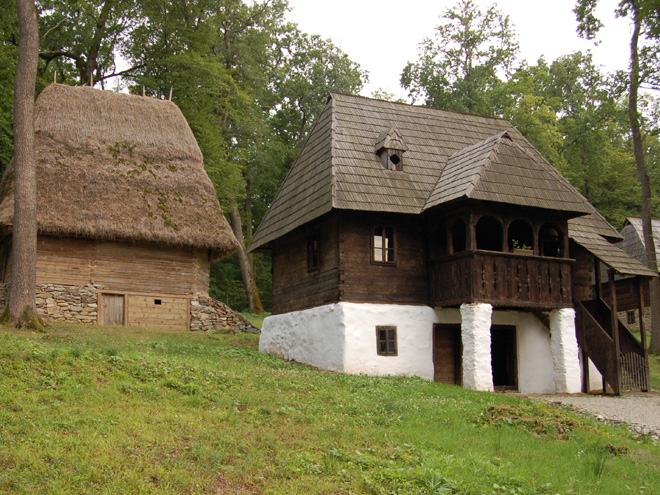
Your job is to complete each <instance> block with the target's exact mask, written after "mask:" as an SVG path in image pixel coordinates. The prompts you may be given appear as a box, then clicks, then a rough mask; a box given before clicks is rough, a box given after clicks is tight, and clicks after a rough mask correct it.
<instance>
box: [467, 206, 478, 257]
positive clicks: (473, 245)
mask: <svg viewBox="0 0 660 495" xmlns="http://www.w3.org/2000/svg"><path fill="white" fill-rule="evenodd" d="M466 230H467V232H466V233H465V235H467V250H468V251H472V252H474V251H476V250H477V222H476V221H475V218H474V213H470V215H469V216H468V224H467V229H466Z"/></svg>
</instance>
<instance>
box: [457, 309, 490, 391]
mask: <svg viewBox="0 0 660 495" xmlns="http://www.w3.org/2000/svg"><path fill="white" fill-rule="evenodd" d="M492 315H493V306H491V305H490V304H478V303H477V304H461V338H462V340H463V386H464V387H465V388H469V389H471V390H482V391H485V392H492V391H493V369H492V362H491V355H490V325H491V317H492Z"/></svg>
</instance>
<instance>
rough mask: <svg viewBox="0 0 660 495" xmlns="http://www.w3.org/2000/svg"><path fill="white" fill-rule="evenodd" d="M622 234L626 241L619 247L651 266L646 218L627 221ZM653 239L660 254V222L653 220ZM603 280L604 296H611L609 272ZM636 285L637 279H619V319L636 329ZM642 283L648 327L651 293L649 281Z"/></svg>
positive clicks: (617, 287) (602, 276)
mask: <svg viewBox="0 0 660 495" xmlns="http://www.w3.org/2000/svg"><path fill="white" fill-rule="evenodd" d="M619 233H620V234H621V237H623V240H621V241H619V242H617V243H616V246H617V247H619V248H621V250H622V251H624V252H625V253H626V254H627V255H628V256H630V257H632V258H635V259H636V260H637V261H639V262H640V263H642V264H643V265H644V266H647V265H648V262H647V257H646V248H645V243H644V233H643V230H642V219H641V218H637V217H628V218H626V220H625V221H624V223H623V227H622V228H621V231H620V232H619ZM653 238H654V240H655V250H656V253H657V252H660V251H658V250H659V249H660V220H656V219H654V220H653ZM601 279H602V280H604V281H605V282H604V283H603V285H602V290H603V294H604V295H605V297H610V287H609V283H607V274H606V272H605V270H601ZM636 282H637V281H636V279H635V278H634V277H630V276H620V275H617V276H615V284H616V294H617V301H618V306H617V309H618V310H619V317H620V318H621V319H622V320H623V321H625V322H626V324H627V325H628V326H629V327H630V328H633V329H639V323H640V320H639V318H638V316H637V309H638V307H637V287H636ZM641 283H642V289H643V291H644V305H645V307H646V312H645V314H644V318H643V322H642V323H645V324H646V326H647V327H648V326H649V325H650V323H651V311H650V291H649V285H648V280H647V279H644V280H642V281H641Z"/></svg>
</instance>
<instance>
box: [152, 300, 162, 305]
mask: <svg viewBox="0 0 660 495" xmlns="http://www.w3.org/2000/svg"><path fill="white" fill-rule="evenodd" d="M154 304H163V301H162V299H154Z"/></svg>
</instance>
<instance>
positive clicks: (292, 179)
mask: <svg viewBox="0 0 660 495" xmlns="http://www.w3.org/2000/svg"><path fill="white" fill-rule="evenodd" d="M392 128H394V129H396V132H397V133H398V134H399V135H400V137H401V138H402V139H403V141H404V142H405V143H406V146H407V148H408V149H407V151H406V153H405V154H404V157H403V170H402V171H394V170H387V169H386V168H385V167H383V164H382V162H381V161H380V159H379V157H378V155H377V154H376V153H375V151H374V147H375V146H376V144H377V141H378V140H379V138H381V139H382V137H383V131H385V132H387V131H389V130H390V129H392ZM503 132H506V133H507V136H508V139H510V141H511V142H512V143H514V144H515V145H517V147H518V149H520V150H523V151H524V153H523V155H526V156H528V158H525V160H530V161H533V162H534V163H539V162H540V163H543V164H545V165H547V167H546V168H545V169H544V170H545V173H547V174H548V175H554V177H555V179H556V180H557V181H560V182H561V183H562V191H564V193H565V194H566V195H567V196H570V198H571V206H570V207H569V209H571V208H572V209H571V210H570V211H575V212H585V213H590V214H589V215H587V216H585V217H579V218H576V219H571V220H569V225H570V226H571V228H573V225H574V221H575V220H581V219H586V220H585V221H580V222H577V223H575V225H576V228H577V229H579V230H580V231H584V232H591V233H596V234H600V235H603V236H605V237H608V238H612V239H620V236H619V234H618V233H617V232H616V230H614V229H613V228H612V227H611V226H610V225H609V224H608V223H607V222H606V221H605V219H604V218H603V217H602V216H600V214H598V212H597V211H596V210H595V208H593V207H592V206H591V205H590V204H589V203H588V202H587V201H586V200H585V199H584V198H582V197H581V196H580V195H579V193H578V192H577V191H576V190H575V189H574V188H573V187H572V186H571V185H570V184H569V183H568V181H567V180H566V179H564V178H563V177H562V176H561V174H559V172H557V171H555V170H554V169H553V168H552V167H551V165H550V164H548V163H547V161H546V160H545V159H544V158H543V157H542V155H541V154H540V153H539V152H538V151H537V150H536V149H535V148H534V147H533V146H532V145H531V144H530V143H529V142H528V141H527V140H526V139H525V138H524V137H523V136H522V135H521V134H520V133H519V132H518V131H517V130H516V129H515V128H514V127H513V126H512V125H511V124H510V123H509V122H508V121H506V120H503V119H496V118H490V117H481V116H477V115H469V114H461V113H458V112H452V111H447V110H439V109H435V108H429V107H420V106H414V105H407V104H403V103H395V102H387V101H380V100H374V99H370V98H365V97H361V96H349V95H343V94H336V93H333V94H331V95H330V96H329V98H328V104H327V105H326V107H325V109H324V110H323V112H322V113H321V115H320V116H319V118H318V120H317V122H316V125H315V126H314V128H313V130H312V132H311V133H310V135H309V137H308V139H307V142H306V143H305V145H304V147H303V149H302V151H301V152H300V154H299V156H298V158H297V159H296V161H295V162H294V164H293V166H292V167H291V170H290V171H289V173H288V175H287V177H286V178H285V180H284V183H283V185H282V187H281V189H280V191H279V192H278V194H277V196H276V197H275V199H274V201H273V203H272V205H271V206H270V208H269V210H268V212H267V213H266V215H265V216H264V219H263V221H262V223H261V225H260V226H259V228H258V229H257V231H256V233H255V235H254V238H253V241H252V245H251V247H250V249H251V250H255V249H259V248H262V247H266V246H267V245H268V243H269V242H271V241H272V240H274V239H277V238H279V237H281V236H283V235H284V234H286V233H288V232H291V231H292V230H294V229H295V228H297V227H300V226H302V225H304V224H306V223H307V222H309V221H311V220H313V219H315V218H318V217H320V216H321V215H323V214H325V213H327V212H329V211H330V210H331V209H333V208H336V209H347V210H362V211H382V212H395V213H410V214H419V213H421V212H422V211H423V210H424V208H425V207H426V206H427V203H428V201H429V198H430V196H431V194H432V193H433V192H434V191H435V190H436V189H437V187H436V186H437V185H438V179H439V177H440V176H441V174H442V172H443V170H444V168H445V166H446V165H447V163H448V160H449V158H450V157H451V156H452V155H453V154H454V153H456V152H457V151H460V150H464V149H465V148H467V147H470V146H472V145H475V144H477V143H480V142H483V141H486V140H488V138H492V137H493V136H494V135H499V134H501V133H503ZM516 153H518V151H516ZM563 186H565V188H567V189H569V190H570V191H573V194H570V193H568V192H566V190H565V188H564V187H563ZM544 194H546V193H544ZM576 196H577V197H579V198H581V199H582V203H580V205H579V206H576V205H575V203H574V201H575V197H576ZM544 200H545V201H544V203H543V204H545V205H548V204H549V203H552V208H553V209H562V208H564V207H565V206H562V205H561V204H560V202H561V201H562V200H561V199H558V198H556V197H553V196H552V194H551V193H550V195H549V196H548V197H545V196H544ZM553 200H554V201H553ZM546 207H547V206H546Z"/></svg>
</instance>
